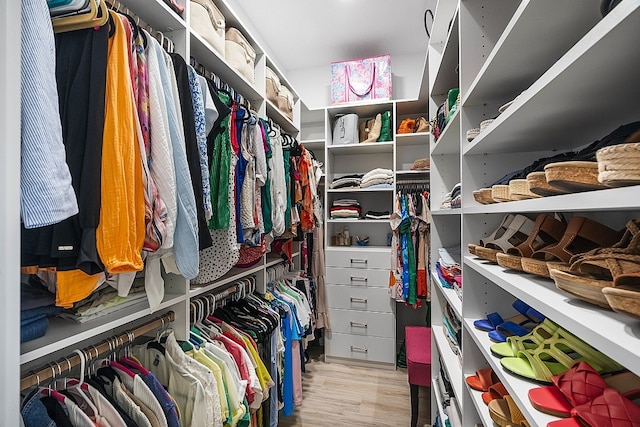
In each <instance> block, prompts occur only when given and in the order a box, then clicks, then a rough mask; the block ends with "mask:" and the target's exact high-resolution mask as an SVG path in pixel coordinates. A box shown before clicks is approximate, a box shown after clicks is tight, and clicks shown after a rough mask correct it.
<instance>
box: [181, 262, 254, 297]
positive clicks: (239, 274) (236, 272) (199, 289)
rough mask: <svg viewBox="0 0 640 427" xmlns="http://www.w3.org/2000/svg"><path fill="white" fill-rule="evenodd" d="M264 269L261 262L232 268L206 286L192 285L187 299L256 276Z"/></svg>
mask: <svg viewBox="0 0 640 427" xmlns="http://www.w3.org/2000/svg"><path fill="white" fill-rule="evenodd" d="M263 268H264V265H263V261H262V260H261V261H260V262H259V263H258V264H257V265H254V266H253V267H249V268H236V267H234V268H232V269H231V270H229V271H228V272H227V273H226V274H225V275H224V276H222V277H220V278H219V279H216V280H215V281H214V282H212V283H209V284H206V285H192V286H191V290H190V291H189V297H191V298H194V297H197V296H198V295H201V294H204V293H207V292H211V291H213V290H215V289H217V288H220V287H222V286H224V285H227V284H229V283H233V282H235V281H238V280H240V279H243V278H245V277H247V276H250V275H252V274H258V273H259V272H261V271H262V269H263Z"/></svg>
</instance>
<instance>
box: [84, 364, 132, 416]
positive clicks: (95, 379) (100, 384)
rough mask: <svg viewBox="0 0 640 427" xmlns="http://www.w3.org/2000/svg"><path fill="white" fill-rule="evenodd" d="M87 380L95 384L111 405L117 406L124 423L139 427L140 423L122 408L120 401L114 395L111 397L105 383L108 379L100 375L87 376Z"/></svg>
mask: <svg viewBox="0 0 640 427" xmlns="http://www.w3.org/2000/svg"><path fill="white" fill-rule="evenodd" d="M85 382H86V383H87V384H89V385H91V386H93V388H95V389H96V390H98V392H100V394H101V395H103V396H104V397H105V398H106V399H107V400H108V401H109V403H110V404H111V406H113V407H114V408H115V410H116V411H118V414H120V416H121V417H122V420H123V421H124V423H125V424H126V425H127V427H139V426H138V423H136V422H135V421H133V420H132V419H131V417H130V416H129V415H127V413H126V412H125V410H124V409H122V408H121V407H120V406H119V405H118V403H117V402H116V401H115V399H114V398H113V397H111V396H110V395H109V393H107V389H106V388H105V383H106V381H104V380H102V379H100V378H99V377H95V376H94V377H91V378H87V379H86V380H85Z"/></svg>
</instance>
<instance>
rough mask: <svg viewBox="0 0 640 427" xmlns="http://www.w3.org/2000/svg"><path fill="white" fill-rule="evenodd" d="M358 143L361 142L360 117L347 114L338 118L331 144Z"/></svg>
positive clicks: (334, 125)
mask: <svg viewBox="0 0 640 427" xmlns="http://www.w3.org/2000/svg"><path fill="white" fill-rule="evenodd" d="M358 142H360V141H359V140H358V115H357V114H345V115H343V116H339V117H336V121H335V123H334V124H333V138H332V140H331V144H333V145H340V144H357V143H358Z"/></svg>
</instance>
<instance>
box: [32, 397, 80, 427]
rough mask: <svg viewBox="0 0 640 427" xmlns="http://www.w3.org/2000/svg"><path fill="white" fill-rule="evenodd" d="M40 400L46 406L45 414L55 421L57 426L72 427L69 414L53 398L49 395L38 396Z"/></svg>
mask: <svg viewBox="0 0 640 427" xmlns="http://www.w3.org/2000/svg"><path fill="white" fill-rule="evenodd" d="M40 402H42V404H43V405H44V407H45V408H47V414H49V418H51V419H52V420H53V422H55V423H56V426H57V427H73V424H71V420H70V419H69V416H68V415H67V413H66V412H65V410H64V408H63V407H62V405H61V404H60V402H58V401H57V400H56V399H55V398H53V397H51V396H44V397H41V398H40Z"/></svg>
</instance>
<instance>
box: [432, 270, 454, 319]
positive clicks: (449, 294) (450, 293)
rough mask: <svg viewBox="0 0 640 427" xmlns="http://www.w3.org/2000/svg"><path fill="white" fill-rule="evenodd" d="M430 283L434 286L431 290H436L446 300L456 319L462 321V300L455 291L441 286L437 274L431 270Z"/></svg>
mask: <svg viewBox="0 0 640 427" xmlns="http://www.w3.org/2000/svg"><path fill="white" fill-rule="evenodd" d="M431 283H432V284H433V285H435V286H433V287H432V288H436V289H438V291H439V292H440V293H441V294H442V296H443V297H444V299H445V300H447V302H448V303H449V305H450V306H451V308H453V311H454V312H455V313H456V316H458V319H462V300H461V299H460V298H459V297H458V294H457V293H456V291H455V290H454V289H449V288H445V287H444V286H442V285H441V284H440V278H439V277H438V274H437V273H436V272H435V271H433V270H431Z"/></svg>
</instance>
